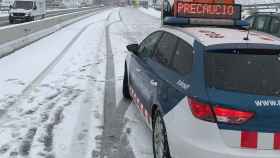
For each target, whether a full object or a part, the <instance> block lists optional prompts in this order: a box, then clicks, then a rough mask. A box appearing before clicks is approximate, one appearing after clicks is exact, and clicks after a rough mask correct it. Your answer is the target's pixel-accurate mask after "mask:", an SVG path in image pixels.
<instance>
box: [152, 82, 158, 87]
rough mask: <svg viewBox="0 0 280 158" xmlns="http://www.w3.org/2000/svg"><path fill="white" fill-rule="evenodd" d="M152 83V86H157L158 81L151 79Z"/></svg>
mask: <svg viewBox="0 0 280 158" xmlns="http://www.w3.org/2000/svg"><path fill="white" fill-rule="evenodd" d="M150 84H151V85H152V86H154V87H157V86H158V83H157V81H155V80H151V81H150Z"/></svg>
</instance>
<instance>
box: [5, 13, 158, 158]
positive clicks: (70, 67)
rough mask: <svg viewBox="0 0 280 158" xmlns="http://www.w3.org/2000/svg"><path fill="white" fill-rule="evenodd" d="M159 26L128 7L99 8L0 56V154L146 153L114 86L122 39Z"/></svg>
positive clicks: (75, 157) (133, 114)
mask: <svg viewBox="0 0 280 158" xmlns="http://www.w3.org/2000/svg"><path fill="white" fill-rule="evenodd" d="M135 17H137V18H135ZM159 26H160V20H159V19H158V18H155V17H152V16H149V15H148V14H145V13H143V12H142V11H139V10H138V9H135V8H116V9H110V10H105V11H103V12H101V13H97V14H96V15H94V16H92V17H89V18H87V19H84V20H82V21H80V22H77V23H75V24H73V25H70V26H68V27H66V28H64V29H62V30H60V31H58V32H56V33H54V34H52V35H50V36H48V37H46V38H43V39H41V40H39V41H37V42H35V43H33V44H31V45H29V46H26V47H24V48H22V49H20V50H18V51H17V52H15V53H14V54H11V55H9V56H7V57H5V58H2V59H0V72H1V76H0V87H1V91H0V137H1V140H0V157H1V158H10V157H11V158H13V157H14V158H21V157H23V158H26V157H27V158H29V157H30V158H40V157H44V158H66V157H67V158H99V157H101V158H105V157H107V158H152V157H153V156H152V148H151V132H150V131H149V130H148V129H147V128H146V127H145V125H144V123H142V120H141V119H142V118H141V117H140V115H138V113H137V109H136V108H135V106H134V105H133V104H132V103H130V102H129V101H127V100H125V99H123V97H122V94H121V88H122V79H123V69H124V60H125V56H126V54H127V50H126V45H127V44H130V43H134V42H139V41H140V40H142V39H143V38H144V37H145V36H146V35H148V34H149V33H151V32H152V31H153V30H155V29H156V28H158V27H159ZM2 74H3V75H2Z"/></svg>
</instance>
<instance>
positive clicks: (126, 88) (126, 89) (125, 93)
mask: <svg viewBox="0 0 280 158" xmlns="http://www.w3.org/2000/svg"><path fill="white" fill-rule="evenodd" d="M123 96H124V98H126V99H129V100H131V96H130V94H129V85H128V73H127V66H126V64H125V68H124V78H123Z"/></svg>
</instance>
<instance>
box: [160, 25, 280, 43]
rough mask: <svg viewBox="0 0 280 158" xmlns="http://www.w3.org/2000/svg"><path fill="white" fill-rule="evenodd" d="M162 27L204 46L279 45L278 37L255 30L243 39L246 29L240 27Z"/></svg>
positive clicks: (246, 32)
mask: <svg viewBox="0 0 280 158" xmlns="http://www.w3.org/2000/svg"><path fill="white" fill-rule="evenodd" d="M162 29H163V30H165V31H167V32H171V33H173V34H175V35H176V36H178V37H180V38H183V39H184V40H186V41H190V40H196V41H198V42H200V43H202V44H203V45H204V46H214V45H221V44H258V45H277V46H279V47H280V39H279V38H277V37H274V36H272V35H269V34H265V33H262V32H257V31H250V35H249V40H244V38H245V37H246V36H247V34H248V31H246V30H240V29H232V28H217V27H170V26H164V27H163V28H162ZM192 38H193V39H192ZM189 43H191V42H189Z"/></svg>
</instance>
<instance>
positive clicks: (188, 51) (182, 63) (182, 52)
mask: <svg viewBox="0 0 280 158" xmlns="http://www.w3.org/2000/svg"><path fill="white" fill-rule="evenodd" d="M192 64H193V48H192V46H191V45H189V44H188V43H186V42H184V41H182V40H180V42H179V44H178V47H177V49H176V51H175V54H174V59H173V63H172V67H173V68H174V69H175V70H176V71H177V72H178V73H180V74H187V73H190V72H191V70H192Z"/></svg>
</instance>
